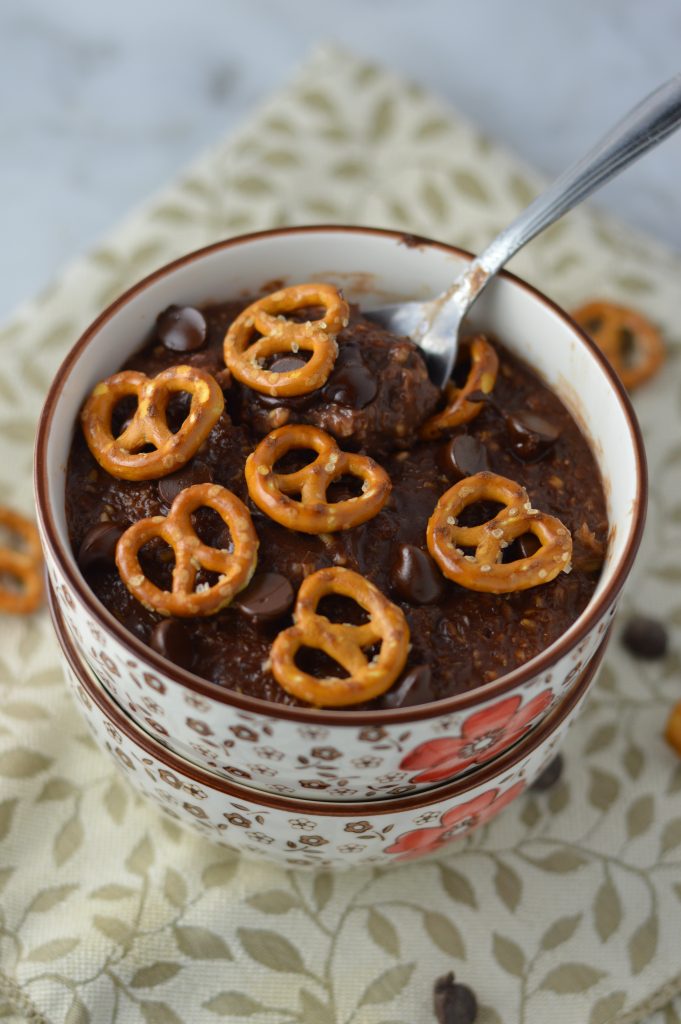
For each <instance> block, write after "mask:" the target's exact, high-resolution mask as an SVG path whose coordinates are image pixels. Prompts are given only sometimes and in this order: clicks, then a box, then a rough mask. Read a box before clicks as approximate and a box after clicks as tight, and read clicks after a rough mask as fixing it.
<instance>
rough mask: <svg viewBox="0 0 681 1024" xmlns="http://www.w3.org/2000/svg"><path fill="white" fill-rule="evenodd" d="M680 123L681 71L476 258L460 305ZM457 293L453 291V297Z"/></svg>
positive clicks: (469, 301)
mask: <svg viewBox="0 0 681 1024" xmlns="http://www.w3.org/2000/svg"><path fill="white" fill-rule="evenodd" d="M679 123H681V74H678V75H675V76H674V77H673V78H670V80H669V81H668V82H665V84H664V85H661V86H660V87H659V88H658V89H656V90H655V91H654V92H652V93H651V94H650V96H647V97H646V98H645V99H644V100H642V101H641V102H640V103H639V104H638V105H637V106H635V107H634V109H633V110H631V111H630V112H629V113H628V114H627V115H626V116H625V117H624V118H622V120H621V121H619V122H618V123H617V124H616V125H615V126H614V128H611V130H610V131H609V132H608V133H607V134H606V135H605V136H604V138H603V139H601V141H600V142H599V143H597V145H595V146H594V147H593V148H592V149H590V150H589V152H588V153H587V154H586V155H585V156H583V157H582V158H581V159H580V160H577V162H576V163H574V164H572V166H570V167H568V169H567V170H566V171H563V173H562V174H561V175H560V177H559V178H557V179H556V180H555V181H554V182H553V184H552V185H549V187H548V188H547V189H546V190H545V191H544V192H542V194H541V195H539V196H537V198H536V199H535V200H533V202H531V203H530V205H529V206H528V207H527V208H526V209H525V210H523V212H522V213H521V214H519V215H518V216H517V217H516V219H515V220H514V221H512V223H511V224H509V225H508V227H506V228H504V230H503V231H502V232H501V233H500V234H498V235H497V237H496V238H495V239H494V240H493V241H492V242H491V243H490V244H489V245H488V246H487V248H486V249H485V250H484V251H483V252H482V253H481V254H480V255H479V256H478V257H477V259H475V260H474V261H473V262H472V263H471V265H470V267H469V269H468V270H467V271H466V273H465V275H462V279H461V284H462V285H463V283H464V282H463V277H465V278H466V279H467V280H466V284H465V286H464V287H463V288H460V289H459V294H458V295H457V296H456V304H457V306H458V307H459V309H460V310H462V312H463V311H465V310H467V309H468V307H469V306H470V305H471V304H472V303H473V301H474V300H475V299H476V298H477V296H478V295H479V294H480V292H481V291H482V289H483V288H484V287H485V285H486V284H487V282H488V281H489V279H490V278H491V277H493V276H494V274H496V272H497V271H498V270H499V269H500V268H501V267H503V266H504V264H505V263H506V262H507V261H508V260H510V258H511V256H513V255H514V254H515V253H516V252H517V251H518V249H520V248H521V247H522V246H523V245H525V243H526V242H529V241H530V239H532V238H534V237H535V235H537V234H539V232H540V231H543V230H544V228H547V227H548V226H549V225H550V224H553V222H554V221H556V220H558V218H559V217H562V216H563V214H564V213H567V212H568V210H571V209H572V207H573V206H576V205H577V204H578V203H580V202H581V201H582V200H583V199H585V198H586V197H587V196H588V195H590V194H591V193H592V192H594V191H595V190H596V189H597V188H600V186H601V185H604V184H605V182H606V181H609V180H610V178H612V177H614V176H615V175H616V174H617V173H618V172H619V171H621V170H622V169H623V168H624V167H626V166H627V165H628V164H630V163H632V162H633V161H634V160H636V159H637V158H638V157H639V156H642V155H643V153H645V152H647V150H649V149H651V148H652V147H653V146H656V145H657V144H658V142H662V140H663V139H665V138H666V137H667V136H668V135H670V134H671V133H672V132H673V131H675V130H676V129H677V128H678V127H679ZM452 298H454V295H453V296H452Z"/></svg>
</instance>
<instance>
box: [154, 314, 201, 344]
mask: <svg viewBox="0 0 681 1024" xmlns="http://www.w3.org/2000/svg"><path fill="white" fill-rule="evenodd" d="M156 334H157V335H158V337H159V339H160V340H161V341H162V342H163V344H164V345H165V347H166V348H169V349H170V350H171V351H172V352H194V351H195V350H196V349H197V348H201V346H202V345H203V344H204V342H205V340H206V321H205V320H204V318H203V314H202V313H200V312H199V311H198V309H194V308H193V306H168V308H167V309H165V310H164V311H163V312H162V313H160V314H159V316H158V319H157V320H156Z"/></svg>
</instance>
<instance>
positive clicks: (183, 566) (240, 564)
mask: <svg viewBox="0 0 681 1024" xmlns="http://www.w3.org/2000/svg"><path fill="white" fill-rule="evenodd" d="M204 507H205V508H212V509H214V511H215V512H217V513H218V515H219V516H220V518H221V519H222V520H223V522H224V523H226V525H227V526H228V528H229V532H230V534H231V538H232V550H231V551H228V550H227V549H226V548H223V549H219V548H213V547H209V546H208V545H207V544H204V543H203V541H202V540H201V538H200V537H199V536H198V535H197V533H196V531H195V529H194V526H193V524H192V519H191V516H192V512H196V511H197V509H199V508H204ZM156 537H160V538H161V540H163V541H165V542H166V544H169V545H170V547H171V548H172V549H173V552H174V554H175V565H174V567H173V583H172V591H168V590H162V589H161V588H160V587H157V586H156V584H154V583H152V582H151V580H150V579H148V577H147V576H145V574H144V571H143V569H142V566H141V565H140V561H139V553H140V550H141V549H142V548H143V547H144V545H145V544H147V543H148V542H149V541H151V540H154V538H156ZM257 560H258V536H257V534H256V532H255V529H254V528H253V523H252V522H251V516H250V513H249V511H248V509H247V508H246V506H245V505H244V503H243V502H242V501H240V500H239V498H237V497H236V495H234V494H232V492H231V491H228V490H227V488H226V487H220V486H219V485H218V484H211V483H207V484H194V486H193V487H187V488H186V489H185V490H183V491H180V493H179V494H178V496H177V497H176V498H175V500H174V501H173V503H172V505H171V508H170V512H169V513H168V515H167V516H151V517H150V518H148V519H140V520H139V521H138V522H136V523H134V524H133V525H132V526H130V527H129V528H128V529H127V530H126V531H125V533H124V534H123V535H122V537H121V538H120V540H119V541H118V544H117V545H116V565H117V566H118V571H119V573H120V575H121V579H122V580H123V582H124V583H125V585H126V587H127V588H128V590H129V591H130V593H131V594H132V595H133V597H136V598H137V600H138V601H139V602H140V603H141V604H143V605H144V607H145V608H147V609H149V611H154V612H158V613H159V614H160V615H173V616H176V617H178V618H191V617H194V616H205V615H213V614H214V613H215V612H218V611H220V609H221V608H224V607H225V606H226V605H228V604H229V603H230V601H231V600H232V598H233V597H234V596H235V594H238V592H239V591H240V590H243V588H244V587H245V586H247V585H248V583H249V581H250V579H251V576H252V575H253V572H254V571H255V566H256V562H257ZM199 569H204V570H206V571H207V572H211V573H219V579H218V581H217V582H216V583H214V584H213V585H212V586H209V585H208V584H206V583H203V584H199V586H198V587H196V586H195V584H196V574H197V572H198V570H199Z"/></svg>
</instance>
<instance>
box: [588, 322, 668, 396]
mask: <svg viewBox="0 0 681 1024" xmlns="http://www.w3.org/2000/svg"><path fill="white" fill-rule="evenodd" d="M571 315H572V318H573V320H576V321H577V323H578V324H579V326H580V327H583V328H584V330H585V331H586V332H587V334H589V335H590V336H591V337H592V338H593V340H594V341H595V342H596V344H597V345H598V347H599V348H600V349H601V351H602V352H603V354H604V355H605V356H607V358H608V360H609V361H610V363H611V364H612V367H613V369H614V370H615V371H616V373H617V374H618V376H619V377H620V379H621V381H622V383H623V384H624V386H625V387H626V388H635V387H638V385H639V384H642V383H643V382H644V381H646V380H648V378H649V377H652V376H653V374H654V373H657V371H658V370H659V368H660V367H661V366H662V364H663V362H664V359H665V348H664V342H663V341H662V335H661V334H660V332H659V331H658V329H657V327H655V325H654V324H652V323H651V322H650V320H648V319H647V318H646V317H644V316H642V315H641V314H640V313H638V312H637V311H636V310H635V309H629V308H628V307H627V306H618V305H617V304H616V303H614V302H588V303H587V304H586V305H585V306H581V307H580V308H579V309H576V310H574V311H573V313H572V314H571Z"/></svg>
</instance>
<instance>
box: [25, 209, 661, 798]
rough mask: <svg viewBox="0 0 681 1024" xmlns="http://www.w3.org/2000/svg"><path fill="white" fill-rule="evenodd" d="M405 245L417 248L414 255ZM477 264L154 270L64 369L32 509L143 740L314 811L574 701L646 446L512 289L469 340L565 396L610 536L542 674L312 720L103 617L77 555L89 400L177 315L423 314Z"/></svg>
mask: <svg viewBox="0 0 681 1024" xmlns="http://www.w3.org/2000/svg"><path fill="white" fill-rule="evenodd" d="M407 241H408V244H407ZM468 258H469V257H468V256H467V254H465V253H462V252H461V251H459V250H456V249H453V248H451V247H449V246H445V245H441V244H439V243H435V242H428V241H425V240H423V241H422V240H419V241H418V244H414V240H413V239H410V240H405V238H404V237H403V236H401V235H399V234H397V233H394V232H387V231H379V230H373V229H368V228H346V227H312V228H297V229H282V230H280V231H274V232H263V233H261V234H258V235H251V236H244V237H241V238H236V239H231V240H229V241H226V242H223V243H219V244H217V245H214V246H211V247H209V248H207V249H204V250H201V251H199V252H197V253H192V254H190V255H189V256H186V257H184V258H182V259H180V260H177V261H176V262H175V263H172V264H169V265H168V266H166V267H163V268H162V269H160V270H158V271H157V272H156V273H154V274H152V275H151V276H150V277H148V278H146V279H145V280H144V281H142V282H140V284H138V285H137V286H135V287H134V288H132V289H131V290H130V291H128V292H126V293H125V295H123V296H122V297H121V298H120V299H118V300H117V301H116V302H114V303H113V304H112V305H111V306H110V307H109V308H108V309H107V310H106V311H105V312H104V313H102V315H101V316H100V317H99V319H98V320H96V321H95V323H94V324H93V325H92V326H91V327H90V328H89V329H88V330H87V331H86V332H85V334H84V335H83V337H82V338H81V339H80V340H79V341H78V342H77V344H76V345H75V346H74V348H73V349H72V351H71V353H70V354H69V355H68V356H67V358H66V360H65V361H64V363H63V364H62V367H61V368H60V370H59V371H58V373H57V376H56V378H55V381H54V383H53V386H52V388H51V389H50V392H49V395H48V398H47V401H46V403H45V407H44V410H43V414H42V417H41V421H40V426H39V430H38V438H37V445H36V473H35V480H36V504H37V509H38V523H39V528H40V532H41V537H42V541H43V546H44V551H45V557H46V561H47V567H48V572H49V576H50V579H51V582H52V585H53V587H54V590H55V593H56V595H57V599H58V601H59V604H60V607H61V611H62V613H63V615H64V618H65V620H66V624H67V626H68V629H69V631H70V633H71V635H72V637H73V639H74V641H75V643H76V646H77V647H78V650H79V652H80V654H81V656H82V657H83V658H84V659H85V660H86V661H87V663H88V664H89V665H90V666H91V667H92V668H93V669H94V670H95V671H96V673H97V676H98V678H99V679H101V681H102V683H103V685H104V686H105V687H106V688H107V690H108V691H109V693H110V694H111V695H112V696H113V697H114V698H115V699H116V700H117V701H118V703H119V704H120V705H121V706H122V707H123V708H124V709H125V710H126V712H128V713H129V714H130V715H131V716H132V717H133V718H134V719H135V721H136V722H137V723H138V724H139V725H140V726H141V727H142V728H143V729H145V730H146V731H148V732H149V733H151V734H152V735H153V736H155V737H156V738H157V739H158V740H160V741H161V742H162V743H164V744H166V745H167V746H169V747H171V748H172V749H173V750H174V751H176V752H177V753H178V754H180V755H181V756H182V757H186V758H188V759H189V760H191V761H193V762H194V763H195V764H198V765H202V766H203V767H205V768H207V769H210V770H211V771H213V772H217V773H218V774H220V775H222V776H223V777H225V778H227V779H238V780H239V781H240V782H241V783H242V784H243V785H247V786H252V787H253V788H256V789H261V790H265V791H268V792H274V793H279V794H286V795H291V796H296V797H302V798H309V797H311V796H314V797H315V798H316V799H319V800H332V801H337V800H364V799H382V798H384V797H387V796H397V795H401V794H405V793H410V792H414V791H416V790H419V789H423V788H425V787H428V786H432V785H434V784H436V783H440V782H443V781H446V780H447V779H453V778H456V777H458V776H460V775H461V774H462V773H466V772H468V771H471V770H473V769H476V768H478V767H480V766H482V765H484V764H486V763H487V762H489V761H490V760H492V759H493V758H495V757H497V756H499V755H500V754H501V753H502V752H503V751H504V750H506V749H507V748H508V747H510V746H512V745H513V744H514V743H516V742H517V741H518V740H519V739H520V738H521V737H523V736H524V735H526V734H527V733H528V732H529V731H530V730H531V729H533V728H534V727H535V726H537V725H538V724H539V723H540V722H541V721H542V720H543V719H544V718H545V716H546V715H548V714H549V713H550V712H551V711H552V709H553V708H555V706H556V705H557V703H558V702H559V701H560V700H561V699H562V698H563V697H564V696H565V695H566V694H567V693H569V692H570V690H571V689H572V687H573V686H575V685H576V682H577V680H578V679H579V678H580V677H581V673H582V669H583V668H584V667H585V666H586V665H587V664H588V663H589V661H590V659H591V658H592V657H593V655H594V653H595V651H596V649H597V648H598V646H599V644H600V642H601V640H602V637H603V634H604V632H605V630H606V628H607V625H608V623H609V621H610V619H611V617H612V615H613V614H614V612H615V605H616V601H617V598H618V595H619V593H620V590H621V587H622V585H623V583H624V581H625V579H626V577H627V575H628V573H629V570H630V568H631V565H632V562H633V560H634V556H635V554H636V551H637V548H638V544H639V541H640V536H641V532H642V527H643V521H644V518H645V495H646V474H645V458H644V452H643V445H642V441H641V437H640V431H639V429H638V425H637V423H636V419H635V416H634V414H633V412H632V409H631V406H630V403H629V401H628V399H627V396H626V394H625V392H624V390H623V389H622V386H621V385H620V383H619V381H618V380H617V378H616V376H615V374H614V373H613V372H612V370H611V369H610V367H609V365H608V363H607V361H606V360H605V359H604V357H603V356H602V355H601V353H600V352H599V351H598V349H597V348H596V347H595V346H594V345H593V344H592V342H591V341H590V340H589V339H588V338H587V337H586V336H585V335H584V334H583V333H582V332H581V331H580V330H579V328H577V327H576V325H575V324H574V323H573V322H572V321H571V320H570V318H569V317H568V316H567V315H566V314H565V313H564V312H562V311H561V310H560V309H559V308H558V307H557V306H555V305H554V304H553V303H552V302H550V301H549V300H548V299H547V298H545V297H544V296H543V295H541V293H539V292H537V291H536V290H534V289H533V288H531V287H530V286H529V285H527V284H525V283H524V282H522V281H520V280H518V279H517V278H514V277H512V276H511V275H508V274H502V275H500V277H499V278H498V280H496V281H494V282H492V283H491V284H490V286H489V288H488V290H487V291H486V293H485V294H484V295H483V296H482V297H481V299H480V300H479V302H478V303H477V304H476V307H475V310H474V325H475V326H480V327H482V328H484V329H486V330H489V331H491V332H492V333H494V334H496V335H498V336H500V337H501V338H502V339H503V341H504V343H505V344H506V345H507V347H508V348H509V349H511V351H513V352H515V353H518V354H521V355H522V356H523V358H524V359H525V360H526V361H528V362H529V363H530V364H531V365H532V366H533V367H534V368H535V370H536V371H537V372H538V374H539V376H540V377H541V378H542V379H543V380H544V381H545V382H546V383H547V384H548V385H549V386H550V387H551V388H553V390H555V391H556V392H557V393H558V395H559V397H560V398H561V399H562V400H563V402H564V403H565V404H566V405H567V407H568V408H569V410H570V411H571V413H572V414H573V416H574V417H575V419H576V420H577V422H578V423H580V424H581V425H582V427H583V429H584V432H585V434H586V435H587V438H588V439H589V440H590V442H591V446H592V450H593V452H594V455H595V458H596V461H597V463H598V466H599V469H600V472H601V474H602V477H603V481H604V485H605V492H606V497H607V511H608V519H609V522H610V524H611V529H610V536H609V541H608V549H607V554H606V559H605V564H604V567H603V572H602V575H601V577H600V580H599V582H598V585H597V588H596V590H595V593H594V595H593V597H592V598H591V600H590V602H589V604H588V606H587V607H586V609H585V610H584V611H583V612H582V614H581V615H580V616H579V617H578V618H577V620H576V621H575V622H574V623H573V625H572V626H571V627H570V628H569V629H568V630H567V631H566V632H565V633H564V634H563V635H562V636H561V637H559V639H558V640H557V641H556V642H554V643H553V644H551V645H550V646H549V647H548V648H546V649H545V650H544V651H543V652H541V653H540V654H539V655H538V656H537V657H535V658H534V659H532V660H531V661H529V662H527V663H525V664H524V665H522V666H520V667H519V668H516V669H514V670H513V671H511V672H509V673H508V674H506V675H504V676H502V677H500V678H498V679H496V680H494V681H493V682H491V683H486V684H484V685H481V686H480V687H478V688H476V689H475V690H472V691H470V692H466V693H462V694H458V695H456V696H453V697H450V698H447V699H444V700H440V701H435V702H433V703H431V704H426V705H419V706H416V707H403V708H397V709H394V710H387V711H386V710H381V711H353V710H352V709H350V710H319V709H314V708H305V707H291V706H286V705H283V704H274V703H268V702H266V701H264V700H261V699H259V698H256V697H251V696H249V695H247V694H244V693H240V692H237V687H238V682H239V680H238V676H237V675H235V679H234V683H235V689H234V690H232V689H229V688H227V687H224V686H219V685H217V684H215V683H212V682H209V681H207V680H205V679H201V678H199V677H198V676H197V675H194V674H192V673H190V672H187V671H184V670H183V669H181V668H180V667H178V666H177V665H175V664H173V663H172V662H170V661H168V660H166V659H165V658H163V657H162V656H161V655H159V654H157V653H156V652H155V651H154V650H152V649H151V648H150V647H148V646H146V645H145V644H144V643H143V642H142V641H141V640H139V639H138V638H137V637H135V636H134V635H133V634H132V633H131V632H129V631H128V630H127V629H126V628H125V627H124V626H123V625H122V624H121V623H120V622H118V621H117V619H115V618H114V616H112V615H111V614H110V613H109V612H108V611H107V609H106V608H105V607H104V606H103V605H102V604H101V603H100V602H99V601H98V599H97V598H96V597H95V595H94V594H93V592H92V591H91V590H90V588H89V586H88V584H87V582H86V581H85V579H84V577H83V575H82V574H81V572H80V570H79V568H78V566H77V563H76V560H75V558H74V554H73V552H72V550H71V546H70V543H69V539H68V531H67V525H66V515H65V475H66V468H65V467H66V464H67V460H68V454H69V448H70V444H71V438H72V435H73V430H74V427H75V424H76V423H77V420H78V413H79V410H80V407H81V405H82V403H83V400H84V398H85V396H86V395H87V394H88V393H89V391H90V389H91V388H92V386H93V385H94V384H95V382H97V381H98V380H101V379H103V378H104V377H106V376H108V375H109V374H111V373H112V372H113V371H115V370H116V369H118V368H119V367H120V365H121V364H122V363H123V362H124V360H125V359H126V358H127V357H128V356H130V355H131V353H132V352H133V351H134V350H135V349H136V348H138V347H139V345H140V342H141V339H143V338H145V337H146V336H147V334H148V332H149V331H150V329H151V328H152V326H153V324H154V322H155V319H156V316H157V315H158V312H159V310H162V309H164V308H166V307H167V306H168V305H170V304H171V303H180V304H191V305H202V304H205V303H207V302H209V301H217V300H219V299H223V300H226V299H229V298H233V297H235V296H239V295H253V294H256V293H258V292H259V291H260V290H261V289H262V287H263V285H264V284H265V282H268V281H272V280H274V279H276V280H280V281H283V283H284V284H287V283H293V282H299V281H305V280H312V279H315V280H316V279H319V278H323V279H324V280H327V281H330V282H331V283H336V284H337V285H339V286H342V287H343V290H344V292H345V295H346V297H347V298H348V299H349V300H351V301H356V302H359V303H360V304H361V305H362V306H363V307H364V308H367V309H370V308H371V306H376V305H381V304H384V303H385V302H386V300H389V299H391V298H395V297H396V296H400V297H426V296H429V295H432V294H435V293H437V292H438V291H440V290H442V289H443V288H444V287H446V286H447V285H448V284H449V283H450V282H451V280H452V279H453V277H454V276H455V275H456V274H457V273H458V271H459V270H460V269H461V267H462V265H463V264H464V263H465V261H466V260H467V259H468Z"/></svg>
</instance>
